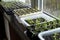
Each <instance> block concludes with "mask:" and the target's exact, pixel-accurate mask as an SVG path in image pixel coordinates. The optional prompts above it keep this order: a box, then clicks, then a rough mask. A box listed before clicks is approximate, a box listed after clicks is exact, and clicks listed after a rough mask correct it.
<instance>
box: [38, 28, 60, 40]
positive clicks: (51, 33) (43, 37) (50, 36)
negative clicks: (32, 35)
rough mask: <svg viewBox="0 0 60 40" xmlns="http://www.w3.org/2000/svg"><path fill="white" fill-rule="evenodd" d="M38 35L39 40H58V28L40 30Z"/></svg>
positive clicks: (59, 37) (59, 29) (59, 39)
mask: <svg viewBox="0 0 60 40" xmlns="http://www.w3.org/2000/svg"><path fill="white" fill-rule="evenodd" d="M38 37H39V38H40V40H60V28H56V29H52V30H48V31H44V32H41V33H39V34H38Z"/></svg>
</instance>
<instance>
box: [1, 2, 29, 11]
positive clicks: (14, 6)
mask: <svg viewBox="0 0 60 40" xmlns="http://www.w3.org/2000/svg"><path fill="white" fill-rule="evenodd" d="M0 4H1V5H2V7H3V8H4V9H5V10H7V11H8V10H10V11H12V10H14V9H19V8H25V7H28V6H24V5H25V4H24V3H23V2H0ZM23 4H24V5H23ZM18 5H20V6H18Z"/></svg>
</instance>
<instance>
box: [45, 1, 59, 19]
mask: <svg viewBox="0 0 60 40" xmlns="http://www.w3.org/2000/svg"><path fill="white" fill-rule="evenodd" d="M44 11H46V12H50V13H51V14H52V15H54V16H56V17H59V18H60V0H44Z"/></svg>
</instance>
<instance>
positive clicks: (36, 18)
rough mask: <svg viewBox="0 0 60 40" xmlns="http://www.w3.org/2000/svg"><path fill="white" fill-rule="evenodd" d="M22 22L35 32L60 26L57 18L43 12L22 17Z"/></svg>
mask: <svg viewBox="0 0 60 40" xmlns="http://www.w3.org/2000/svg"><path fill="white" fill-rule="evenodd" d="M58 21H59V20H58ZM21 23H22V24H23V25H25V26H26V27H27V28H28V29H29V30H30V31H31V32H32V33H33V34H38V33H39V32H43V31H47V30H51V29H55V28H57V27H58V26H59V25H57V24H59V22H57V20H56V19H54V18H52V17H50V16H48V15H45V14H43V13H37V14H35V15H30V16H26V17H22V18H21Z"/></svg>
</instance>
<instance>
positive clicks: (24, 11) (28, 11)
mask: <svg viewBox="0 0 60 40" xmlns="http://www.w3.org/2000/svg"><path fill="white" fill-rule="evenodd" d="M38 11H39V10H36V9H34V8H22V9H16V10H14V11H13V12H14V13H15V14H16V15H18V16H19V17H22V16H23V17H24V16H27V15H32V14H34V13H35V12H36V13H38Z"/></svg>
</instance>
